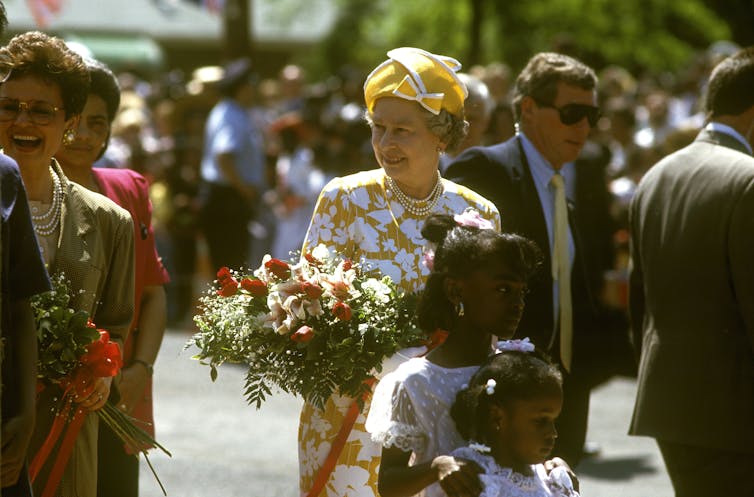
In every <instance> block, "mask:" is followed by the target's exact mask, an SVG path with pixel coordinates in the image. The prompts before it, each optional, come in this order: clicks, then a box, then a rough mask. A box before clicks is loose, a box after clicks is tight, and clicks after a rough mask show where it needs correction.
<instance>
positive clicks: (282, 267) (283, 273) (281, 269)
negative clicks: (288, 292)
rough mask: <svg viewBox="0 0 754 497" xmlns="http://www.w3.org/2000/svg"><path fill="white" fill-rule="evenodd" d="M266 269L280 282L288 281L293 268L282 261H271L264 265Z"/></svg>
mask: <svg viewBox="0 0 754 497" xmlns="http://www.w3.org/2000/svg"><path fill="white" fill-rule="evenodd" d="M264 267H265V268H266V269H267V271H269V272H271V273H272V274H274V275H275V277H276V278H277V279H279V280H284V279H287V278H288V277H289V276H290V275H291V267H290V266H289V265H288V263H287V262H284V261H281V260H280V259H270V260H269V261H267V262H265V263H264Z"/></svg>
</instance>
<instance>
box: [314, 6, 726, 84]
mask: <svg viewBox="0 0 754 497" xmlns="http://www.w3.org/2000/svg"><path fill="white" fill-rule="evenodd" d="M338 1H339V2H340V5H341V17H340V20H339V22H338V26H336V29H334V30H333V32H332V33H331V35H330V37H329V38H328V40H327V41H326V42H325V43H323V44H322V46H321V53H320V54H319V56H320V57H321V58H322V59H323V60H327V61H328V62H327V63H325V64H320V67H321V68H324V67H326V66H329V70H330V71H334V70H335V69H336V68H337V67H338V65H341V64H343V63H346V62H347V63H351V64H354V65H357V66H359V67H362V68H364V69H367V68H371V67H373V66H375V65H376V64H377V63H379V62H380V61H382V60H383V59H384V58H385V52H387V50H389V49H391V48H394V47H399V46H416V47H421V48H424V49H427V50H430V51H433V52H437V53H442V54H445V55H451V56H454V57H457V58H458V59H459V60H461V62H462V63H464V65H465V66H466V67H467V68H468V66H469V65H470V64H469V62H468V61H471V63H482V64H485V63H489V62H492V61H503V62H506V63H508V64H509V65H510V66H511V67H513V68H514V69H516V70H517V69H519V68H520V67H521V66H522V65H523V64H524V63H525V62H526V61H527V60H528V59H529V57H531V55H532V54H534V53H536V52H538V51H543V50H559V51H565V52H570V53H572V54H573V55H575V56H577V57H580V58H582V59H583V60H584V61H586V62H588V63H590V64H592V65H593V66H595V67H597V68H601V67H604V66H606V65H608V64H618V65H622V66H624V67H626V68H628V69H629V70H631V71H632V72H640V71H644V70H648V71H651V72H659V71H668V70H670V71H675V70H678V69H680V68H682V67H683V66H684V65H685V64H687V63H688V62H689V60H690V59H691V56H692V55H693V53H694V52H695V51H698V50H703V49H705V48H707V47H708V46H709V45H710V44H711V43H712V42H714V41H715V40H720V39H729V38H730V37H731V30H730V29H729V27H728V25H727V24H726V22H724V21H723V20H721V18H720V17H719V16H718V15H717V14H716V13H715V12H714V11H713V10H711V8H710V7H709V6H708V5H709V4H710V3H711V2H710V1H709V0H707V1H705V0H683V1H677V0H622V1H615V0H527V1H514V0H507V1H506V0H465V1H460V0H422V1H418V2H406V1H405V0H338ZM474 9H477V10H476V12H477V15H478V17H479V19H480V22H479V27H478V29H472V26H473V22H472V20H473V19H474V12H475V10H474Z"/></svg>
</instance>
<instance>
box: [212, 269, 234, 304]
mask: <svg viewBox="0 0 754 497" xmlns="http://www.w3.org/2000/svg"><path fill="white" fill-rule="evenodd" d="M217 282H218V283H220V287H221V289H220V290H218V291H217V294H218V295H222V296H223V297H230V296H231V295H233V294H235V293H236V290H238V281H237V280H236V279H235V278H234V277H233V275H232V274H231V272H230V269H228V268H227V267H225V266H223V267H221V268H220V270H219V271H218V272H217Z"/></svg>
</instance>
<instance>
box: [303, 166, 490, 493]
mask: <svg viewBox="0 0 754 497" xmlns="http://www.w3.org/2000/svg"><path fill="white" fill-rule="evenodd" d="M441 181H442V186H443V190H444V191H443V194H442V196H441V198H440V199H439V201H438V202H437V203H436V204H435V206H434V208H433V209H432V212H433V213H442V214H449V215H454V214H460V213H462V212H464V211H465V210H466V209H467V208H469V207H471V208H473V209H476V210H477V211H479V213H480V214H481V216H482V217H484V218H486V219H489V220H490V221H491V222H492V223H493V224H494V226H495V229H496V230H498V231H499V230H500V214H499V213H498V212H497V209H496V208H495V206H494V205H493V204H492V203H491V202H489V201H487V200H486V199H484V198H483V197H481V196H480V195H478V194H476V193H474V192H473V191H471V190H469V189H468V188H465V187H463V186H460V185H456V184H455V183H452V182H450V181H447V180H444V179H441ZM423 222H424V219H423V218H418V217H416V216H413V215H412V214H411V213H409V212H408V211H406V210H405V209H404V208H403V207H402V206H401V204H400V203H399V202H398V200H397V198H396V197H395V195H394V194H393V193H392V192H391V191H390V190H389V189H387V188H386V186H385V174H384V172H383V171H382V169H376V170H372V171H364V172H360V173H356V174H353V175H351V176H346V177H343V178H335V179H334V180H332V181H330V182H329V183H328V184H327V186H325V188H324V189H323V190H322V193H321V194H320V196H319V199H318V201H317V207H316V208H315V211H314V215H313V216H312V222H311V224H310V226H309V231H308V233H307V236H306V239H305V241H304V247H303V251H304V252H307V251H308V250H311V249H312V248H314V247H316V246H317V245H318V244H320V243H323V244H325V245H326V246H327V247H328V248H330V250H333V251H335V252H337V253H339V254H343V255H345V256H347V257H350V258H351V259H353V260H363V261H365V262H367V263H369V264H371V265H372V266H373V267H374V268H375V269H378V270H380V271H381V272H382V273H383V274H385V275H388V276H390V278H391V279H392V280H393V281H395V282H396V284H398V285H399V286H400V287H401V288H403V289H404V290H406V291H415V290H418V289H420V288H421V286H422V285H423V283H424V281H425V280H426V278H427V275H428V274H429V269H428V268H427V267H426V266H424V265H423V264H422V263H421V260H422V256H423V254H424V247H425V240H424V239H423V238H422V236H421V228H422V225H423ZM350 403H351V399H349V398H345V397H340V396H333V397H332V398H330V399H329V400H328V402H327V404H326V405H325V407H324V409H322V410H319V409H317V408H315V407H313V406H312V405H310V404H308V403H305V404H304V407H303V410H302V412H301V422H300V425H299V476H300V479H299V485H300V490H301V495H302V496H303V495H306V494H307V493H308V492H309V489H310V488H311V486H312V484H313V482H314V480H315V478H316V476H317V472H318V471H319V468H320V467H321V466H322V464H323V463H324V461H325V459H326V458H327V454H328V453H329V451H330V445H331V442H332V440H333V439H334V438H335V436H336V434H337V433H338V430H339V429H340V426H341V424H342V422H343V417H344V415H345V413H346V411H347V409H348V407H349V405H350ZM368 408H369V406H368V404H367V405H365V407H364V410H363V411H362V413H361V414H359V416H358V418H357V419H356V423H355V424H354V427H353V430H352V431H351V434H350V435H349V437H348V441H347V442H346V445H345V447H344V448H343V451H342V452H341V454H340V457H339V458H338V463H337V465H336V467H335V469H334V470H333V472H332V474H331V475H330V478H329V480H328V482H327V483H326V484H325V487H324V489H323V490H322V493H321V494H320V496H321V497H377V495H378V493H377V472H378V470H379V464H380V453H381V450H382V449H381V446H380V445H379V444H378V443H375V442H372V440H371V438H370V435H369V433H367V431H366V429H365V428H364V423H365V421H366V413H367V411H368Z"/></svg>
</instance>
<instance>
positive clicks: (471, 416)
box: [450, 349, 563, 443]
mask: <svg viewBox="0 0 754 497" xmlns="http://www.w3.org/2000/svg"><path fill="white" fill-rule="evenodd" d="M489 380H494V381H495V386H494V391H492V393H488V392H487V382H488V381H489ZM562 385H563V376H562V375H561V373H560V371H559V370H558V367H557V366H556V365H555V364H553V363H552V362H551V361H550V358H549V357H548V356H547V355H546V354H544V353H542V352H540V351H539V350H538V349H535V350H534V351H533V352H520V351H503V352H500V353H497V354H494V355H492V356H490V358H489V359H487V362H486V363H485V364H484V365H482V367H480V368H479V370H478V371H477V372H476V373H474V376H472V378H471V380H470V381H469V386H468V387H466V388H464V389H462V390H461V391H459V392H458V393H457V394H456V400H455V402H454V403H453V406H452V407H451V408H450V415H451V417H452V418H453V421H455V423H456V428H458V433H460V434H461V436H462V437H463V438H465V439H466V440H474V441H476V442H480V443H490V441H491V440H490V437H489V436H488V433H487V427H488V426H489V419H490V407H491V406H493V405H496V406H500V407H503V408H506V407H509V406H510V405H511V404H512V403H513V402H515V401H517V400H528V399H533V398H536V397H541V396H547V395H559V394H562V392H563V386H562Z"/></svg>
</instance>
